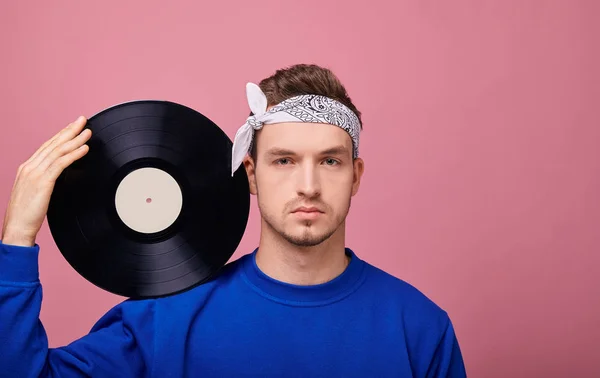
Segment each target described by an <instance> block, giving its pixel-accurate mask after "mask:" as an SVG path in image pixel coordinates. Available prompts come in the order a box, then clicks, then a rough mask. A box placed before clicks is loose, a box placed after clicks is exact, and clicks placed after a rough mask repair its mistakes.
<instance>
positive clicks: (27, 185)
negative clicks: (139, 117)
mask: <svg viewBox="0 0 600 378" xmlns="http://www.w3.org/2000/svg"><path fill="white" fill-rule="evenodd" d="M86 122H87V120H86V119H85V117H83V116H81V117H79V118H77V120H75V121H74V122H73V123H70V124H69V125H68V126H67V127H66V128H64V129H62V130H61V131H60V132H59V133H58V134H56V135H55V136H54V137H52V138H51V139H49V140H48V141H46V142H45V143H44V144H43V145H42V146H41V147H40V148H39V149H38V150H37V151H36V152H35V153H34V154H33V155H32V156H31V157H30V158H29V160H27V161H26V162H24V163H23V164H21V165H20V166H19V169H18V171H17V178H16V180H15V182H14V185H13V188H12V192H11V195H10V200H9V202H8V207H7V209H6V214H5V216H4V226H3V228H2V236H1V238H0V239H1V240H2V243H4V244H12V245H21V246H33V245H35V239H36V236H37V234H38V232H39V230H40V228H41V227H42V223H43V222H44V218H45V217H46V213H47V212H48V206H49V204H50V197H51V195H52V191H53V190H54V184H55V182H56V180H57V179H58V177H59V176H60V174H61V173H62V171H63V170H64V169H65V168H66V167H68V166H69V165H71V164H72V163H73V162H74V161H76V160H78V159H80V158H81V157H83V156H84V155H85V154H87V152H88V150H89V147H88V145H87V144H85V143H86V142H87V141H88V140H89V139H90V137H91V136H92V131H91V130H90V129H85V130H83V129H84V126H85V124H86ZM82 130H83V131H82Z"/></svg>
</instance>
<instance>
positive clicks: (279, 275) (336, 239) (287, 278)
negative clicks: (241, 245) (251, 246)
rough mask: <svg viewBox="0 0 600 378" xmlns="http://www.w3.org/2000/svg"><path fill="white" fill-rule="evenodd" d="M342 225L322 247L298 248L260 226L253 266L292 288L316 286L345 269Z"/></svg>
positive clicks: (320, 245)
mask: <svg viewBox="0 0 600 378" xmlns="http://www.w3.org/2000/svg"><path fill="white" fill-rule="evenodd" d="M344 239H345V238H344V225H342V226H340V228H339V229H338V230H337V231H336V233H335V234H333V235H332V236H331V237H330V238H329V239H327V240H325V241H324V242H323V243H321V244H319V245H316V246H313V247H299V246H296V245H293V244H291V243H289V242H288V241H286V240H285V239H283V238H282V237H281V236H280V235H279V234H277V233H276V232H274V231H273V230H271V229H268V226H266V227H265V225H263V228H262V232H261V237H260V243H259V247H258V252H257V254H256V264H257V265H258V267H259V269H260V270H261V271H262V272H263V273H264V274H266V275H267V276H269V277H271V278H273V279H275V280H278V281H282V282H286V283H289V284H295V285H317V284H321V283H325V282H328V281H330V280H332V279H334V278H335V277H337V276H339V275H340V274H341V273H342V272H343V271H344V270H345V269H346V267H347V266H348V263H349V260H348V257H347V256H346V253H345V244H344Z"/></svg>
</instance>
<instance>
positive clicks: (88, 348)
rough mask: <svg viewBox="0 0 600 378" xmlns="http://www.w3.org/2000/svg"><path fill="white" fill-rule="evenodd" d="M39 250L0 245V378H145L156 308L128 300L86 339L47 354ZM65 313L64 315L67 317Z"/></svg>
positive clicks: (96, 326)
mask: <svg viewBox="0 0 600 378" xmlns="http://www.w3.org/2000/svg"><path fill="white" fill-rule="evenodd" d="M39 250H40V247H39V245H37V244H36V245H35V246H33V247H21V246H13V245H7V244H3V243H2V242H1V241H0V367H1V368H0V377H23V378H27V377H81V376H93V377H117V376H119V377H145V376H150V374H151V368H152V360H153V345H154V340H153V334H154V319H155V316H154V315H155V305H156V304H155V302H154V301H152V300H140V301H132V300H126V301H124V302H122V303H120V304H118V305H117V306H115V307H113V308H112V309H111V310H109V311H108V312H107V313H106V314H105V315H104V316H102V317H101V318H100V319H99V320H98V322H96V324H95V325H94V326H93V327H92V329H91V330H90V332H89V333H88V334H87V335H84V336H83V337H81V338H80V339H78V340H75V341H73V342H72V343H70V344H68V345H66V346H62V347H59V348H49V347H48V338H47V336H46V332H45V329H44V326H43V325H42V323H41V321H40V319H39V315H40V309H41V304H42V286H41V283H40V281H39V273H38V254H39ZM67 315H68V312H67V311H65V316H67Z"/></svg>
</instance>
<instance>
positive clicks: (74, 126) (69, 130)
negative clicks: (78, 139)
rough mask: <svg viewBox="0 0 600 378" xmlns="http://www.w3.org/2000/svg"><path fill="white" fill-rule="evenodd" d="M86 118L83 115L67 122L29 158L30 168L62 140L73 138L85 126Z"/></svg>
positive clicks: (35, 165) (62, 141) (37, 163)
mask: <svg viewBox="0 0 600 378" xmlns="http://www.w3.org/2000/svg"><path fill="white" fill-rule="evenodd" d="M86 122H87V120H86V119H85V117H83V116H81V117H79V118H77V119H76V120H75V122H73V123H71V124H69V126H67V127H65V128H64V129H62V130H61V131H60V132H59V133H58V134H57V135H56V136H55V137H54V138H53V139H52V141H49V143H48V144H47V145H46V147H44V148H41V149H40V151H39V153H37V154H36V157H35V158H34V159H32V160H31V162H30V163H29V165H31V166H32V168H35V167H37V166H38V165H39V164H40V163H41V162H42V161H43V160H44V159H45V158H46V156H48V155H49V154H50V153H51V152H52V151H53V150H54V149H55V148H56V147H57V146H59V145H61V144H63V143H64V142H66V141H68V140H70V139H73V137H75V136H76V135H77V134H79V133H80V132H81V130H82V129H83V127H84V126H85V124H86Z"/></svg>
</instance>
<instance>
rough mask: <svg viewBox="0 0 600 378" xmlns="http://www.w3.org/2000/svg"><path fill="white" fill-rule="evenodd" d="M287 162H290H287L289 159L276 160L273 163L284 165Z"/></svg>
mask: <svg viewBox="0 0 600 378" xmlns="http://www.w3.org/2000/svg"><path fill="white" fill-rule="evenodd" d="M289 162H290V161H289V159H286V158H281V159H277V160H276V161H275V163H277V164H279V165H286V164H287V163H289Z"/></svg>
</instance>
